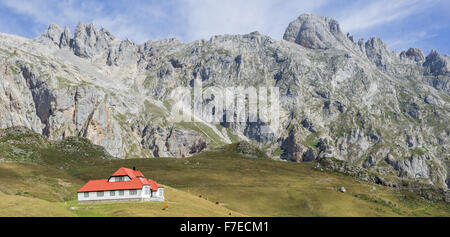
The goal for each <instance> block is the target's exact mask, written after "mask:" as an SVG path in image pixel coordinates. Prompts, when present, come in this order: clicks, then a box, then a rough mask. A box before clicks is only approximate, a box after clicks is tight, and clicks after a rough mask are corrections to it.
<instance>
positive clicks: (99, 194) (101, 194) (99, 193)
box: [97, 191, 105, 197]
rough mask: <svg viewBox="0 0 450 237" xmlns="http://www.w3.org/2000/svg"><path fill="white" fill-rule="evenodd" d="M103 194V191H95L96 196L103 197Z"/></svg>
mask: <svg viewBox="0 0 450 237" xmlns="http://www.w3.org/2000/svg"><path fill="white" fill-rule="evenodd" d="M104 195H105V193H104V192H103V191H101V192H97V197H103V196H104Z"/></svg>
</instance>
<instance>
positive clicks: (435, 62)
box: [423, 50, 449, 76]
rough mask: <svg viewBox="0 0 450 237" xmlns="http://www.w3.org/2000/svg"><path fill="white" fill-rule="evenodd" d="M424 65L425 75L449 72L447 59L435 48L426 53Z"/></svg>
mask: <svg viewBox="0 0 450 237" xmlns="http://www.w3.org/2000/svg"><path fill="white" fill-rule="evenodd" d="M423 66H424V67H425V74H427V75H430V74H431V75H434V76H438V75H445V74H446V73H448V72H449V68H448V66H449V65H448V62H447V60H446V59H445V58H444V57H443V56H442V55H440V54H439V53H438V52H437V51H436V50H431V52H430V54H428V55H427V57H426V59H425V62H424V63H423Z"/></svg>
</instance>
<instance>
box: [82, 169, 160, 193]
mask: <svg viewBox="0 0 450 237" xmlns="http://www.w3.org/2000/svg"><path fill="white" fill-rule="evenodd" d="M125 175H128V176H129V177H130V178H131V180H130V181H120V182H108V179H100V180H90V181H89V182H87V183H86V184H85V185H84V186H83V187H81V188H80V189H79V190H78V191H77V192H79V193H80V192H95V191H110V190H124V189H142V186H143V185H149V186H150V189H151V190H152V191H156V190H158V188H159V185H158V184H157V183H156V182H155V181H153V180H151V179H149V180H147V179H146V178H145V177H144V175H143V174H142V173H141V172H140V171H134V170H132V169H128V168H124V167H121V168H120V169H118V170H117V171H116V172H115V173H114V174H113V175H112V176H125ZM139 177H142V180H141V179H140V178H139Z"/></svg>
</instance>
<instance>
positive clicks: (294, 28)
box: [283, 14, 349, 49]
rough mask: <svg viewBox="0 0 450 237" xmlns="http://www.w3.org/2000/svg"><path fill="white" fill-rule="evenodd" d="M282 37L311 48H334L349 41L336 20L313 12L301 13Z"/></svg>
mask: <svg viewBox="0 0 450 237" xmlns="http://www.w3.org/2000/svg"><path fill="white" fill-rule="evenodd" d="M283 39H284V40H286V41H290V42H295V43H297V44H300V45H301V46H303V47H306V48H311V49H327V48H336V47H339V45H341V44H346V43H348V42H347V41H349V39H348V37H347V36H345V35H344V33H342V31H341V28H340V26H339V23H338V22H337V21H336V20H334V19H331V18H326V17H321V16H318V15H315V14H303V15H300V16H299V17H298V18H297V19H296V20H294V21H292V22H291V23H290V24H289V26H288V27H287V29H286V31H285V33H284V36H283Z"/></svg>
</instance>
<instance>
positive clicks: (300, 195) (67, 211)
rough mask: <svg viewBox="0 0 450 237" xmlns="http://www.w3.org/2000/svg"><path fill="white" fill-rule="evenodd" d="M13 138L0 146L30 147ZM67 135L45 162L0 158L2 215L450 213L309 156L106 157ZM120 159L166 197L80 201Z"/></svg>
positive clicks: (225, 152)
mask: <svg viewBox="0 0 450 237" xmlns="http://www.w3.org/2000/svg"><path fill="white" fill-rule="evenodd" d="M38 138H39V137H38ZM11 139H12V138H11ZM11 139H10V140H8V139H6V140H3V141H2V143H0V147H1V145H2V144H3V147H5V146H4V144H5V143H7V144H8V146H9V147H10V148H11V149H13V150H14V149H16V148H17V147H18V146H20V147H22V148H21V149H22V150H27V146H29V145H26V144H25V143H16V144H13V143H15V142H11ZM39 139H40V138H39ZM13 141H17V139H15V140H13ZM25 141H26V143H27V144H28V143H31V144H35V143H34V142H32V141H33V139H31V138H28V139H25ZM65 142H66V143H68V144H66V145H67V146H68V147H70V148H71V150H73V151H74V152H72V153H68V154H69V155H68V156H64V154H62V153H61V150H59V152H60V153H55V154H58V155H51V154H48V153H39V154H40V155H39V157H40V158H39V160H40V161H42V162H33V160H30V162H28V163H18V162H16V161H11V162H0V193H1V195H0V203H2V204H0V205H2V206H0V216H71V215H73V216H229V215H230V212H231V215H232V216H241V215H244V216H450V205H449V204H446V203H444V202H434V203H432V202H430V201H426V200H425V199H423V198H421V197H419V196H417V195H415V194H412V193H410V192H407V191H400V190H397V189H394V188H388V187H385V186H381V185H375V184H372V183H367V182H363V181H359V180H356V179H354V178H352V177H350V176H346V175H343V174H339V173H335V172H328V171H323V172H322V171H320V170H319V169H315V168H313V163H291V162H282V161H273V160H270V159H255V158H245V157H243V156H242V155H239V154H238V153H237V152H236V145H235V144H233V145H228V146H225V147H223V148H220V149H217V150H214V151H209V152H204V153H201V154H199V155H197V156H194V157H191V158H183V159H175V158H151V159H126V160H111V159H105V158H104V156H103V155H102V152H98V153H97V152H94V151H91V152H88V153H89V154H90V155H86V154H88V153H84V151H83V149H84V148H82V146H80V145H79V144H78V145H77V142H75V143H73V142H72V141H71V140H66V141H65ZM82 144H84V143H82ZM83 146H84V145H83ZM87 147H89V146H87ZM39 149H41V148H39V147H37V151H39ZM43 149H48V146H47V147H46V148H43ZM64 149H65V148H62V150H64ZM77 149H78V150H79V151H76V150H77ZM16 150H17V149H16ZM77 152H79V153H80V154H81V155H80V156H78V157H76V158H74V159H73V160H71V158H72V157H75V156H76V153H77ZM0 154H4V153H2V151H0ZM83 154H84V155H83ZM60 156H61V157H60ZM0 158H2V157H0ZM19 158H20V157H19ZM83 158H84V159H83ZM20 161H22V162H25V161H26V159H20ZM121 166H126V167H133V166H135V167H137V168H138V169H139V170H141V171H142V172H143V173H144V175H145V176H146V177H147V178H151V179H154V180H156V181H157V182H159V183H161V184H163V185H165V187H166V199H167V200H166V202H163V203H156V202H148V203H147V202H146V203H100V204H99V203H96V204H78V203H77V201H76V190H77V189H78V188H80V187H81V186H82V185H83V184H84V183H85V182H86V181H88V180H90V179H102V178H105V177H109V175H111V174H112V173H113V172H114V171H115V170H117V169H118V168H119V167H121ZM340 187H345V189H346V190H347V191H346V192H345V193H342V192H339V191H338V189H339V188H340ZM164 204H168V205H169V208H167V209H165V210H163V206H164Z"/></svg>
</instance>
